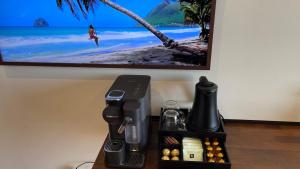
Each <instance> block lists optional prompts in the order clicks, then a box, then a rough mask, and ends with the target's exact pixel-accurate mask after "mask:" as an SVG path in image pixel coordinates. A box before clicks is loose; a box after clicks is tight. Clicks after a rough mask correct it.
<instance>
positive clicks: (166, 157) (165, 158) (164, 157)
mask: <svg viewBox="0 0 300 169" xmlns="http://www.w3.org/2000/svg"><path fill="white" fill-rule="evenodd" d="M161 159H162V160H170V158H169V156H163V157H162V158H161Z"/></svg>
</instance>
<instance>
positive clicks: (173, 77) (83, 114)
mask: <svg viewBox="0 0 300 169" xmlns="http://www.w3.org/2000/svg"><path fill="white" fill-rule="evenodd" d="M299 6H300V1H298V0H284V1H283V0H218V2H217V11H216V21H215V33H214V36H215V37H214V45H213V56H212V66H211V70H210V71H182V70H140V69H138V70H136V69H96V68H56V67H13V66H0V133H1V134H0V150H1V151H0V164H1V168H5V169H41V168H43V169H71V168H72V167H73V166H75V165H76V164H78V163H80V162H82V161H89V160H92V161H93V160H94V159H95V158H96V155H97V153H98V151H99V149H100V146H101V143H102V141H103V138H104V137H105V134H106V132H107V127H106V123H105V122H104V121H103V120H102V117H101V115H100V113H101V110H102V109H103V107H104V99H103V97H104V94H105V92H106V91H107V89H108V88H109V87H110V85H111V84H112V82H113V80H114V79H115V78H116V77H117V75H119V74H149V75H151V76H152V107H153V114H156V115H157V114H158V110H159V107H160V106H161V104H162V103H163V101H164V100H167V99H176V100H179V101H192V100H193V94H194V84H195V83H196V81H197V80H198V78H199V76H201V75H207V76H208V78H209V79H210V80H212V81H214V82H216V83H217V84H218V85H219V95H218V97H219V103H218V105H219V108H220V110H221V112H222V114H223V115H224V116H225V118H231V119H255V120H279V121H298V122H300V66H299V63H300V34H299V32H298V31H299V30H300V22H299V19H300V12H299Z"/></svg>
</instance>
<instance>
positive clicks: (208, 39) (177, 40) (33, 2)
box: [0, 0, 216, 69]
mask: <svg viewBox="0 0 300 169" xmlns="http://www.w3.org/2000/svg"><path fill="white" fill-rule="evenodd" d="M215 4H216V2H215V0H43V1H41V0H30V1H27V0H9V1H1V2H0V11H1V12H0V64H3V65H37V66H86V67H126V68H167V69H209V68H210V60H211V48H212V39H213V25H214V13H215Z"/></svg>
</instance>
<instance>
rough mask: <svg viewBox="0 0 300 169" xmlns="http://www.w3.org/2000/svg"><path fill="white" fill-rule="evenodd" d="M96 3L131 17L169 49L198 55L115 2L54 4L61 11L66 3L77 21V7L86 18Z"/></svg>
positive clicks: (69, 0) (90, 0)
mask: <svg viewBox="0 0 300 169" xmlns="http://www.w3.org/2000/svg"><path fill="white" fill-rule="evenodd" d="M97 2H101V3H104V4H106V5H108V6H110V7H111V8H113V9H115V10H117V11H119V12H121V13H123V14H125V15H127V16H129V17H131V18H132V19H134V20H136V21H137V22H138V23H140V24H141V25H142V26H144V27H145V28H146V29H148V30H149V31H150V32H152V33H153V34H154V35H155V36H156V37H157V38H158V39H160V41H162V42H163V45H164V46H165V47H167V48H170V49H177V50H179V51H183V52H188V53H191V54H193V55H199V53H198V52H199V51H197V49H193V48H191V47H188V46H182V45H179V44H178V43H177V42H175V41H174V40H173V39H171V38H169V37H167V36H166V35H165V34H163V33H162V32H160V31H159V30H157V29H156V28H155V27H153V26H152V25H150V24H149V23H148V22H147V21H145V20H144V19H142V18H141V17H140V16H138V15H137V14H135V13H133V12H132V11H130V10H128V9H126V8H124V7H122V6H120V5H118V4H116V3H115V2H112V1H111V0H56V4H57V6H58V7H59V8H61V9H62V6H63V3H66V4H67V5H68V6H69V8H70V10H71V12H72V13H73V15H74V16H75V17H76V18H78V19H79V15H78V13H77V6H78V7H79V9H80V11H81V13H82V14H83V16H84V17H85V18H86V17H87V15H88V12H89V11H92V12H94V10H95V5H96V3H97Z"/></svg>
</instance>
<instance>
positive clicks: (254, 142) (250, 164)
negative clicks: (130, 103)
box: [93, 120, 300, 169]
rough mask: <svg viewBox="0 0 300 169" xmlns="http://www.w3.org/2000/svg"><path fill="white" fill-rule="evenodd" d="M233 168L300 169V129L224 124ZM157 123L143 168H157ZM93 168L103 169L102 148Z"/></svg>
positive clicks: (154, 121)
mask: <svg viewBox="0 0 300 169" xmlns="http://www.w3.org/2000/svg"><path fill="white" fill-rule="evenodd" d="M225 128H226V132H227V142H226V147H227V149H228V153H229V157H230V160H231V163H232V167H231V168H232V169H297V168H300V126H299V125H286V124H253V123H244V122H227V123H225ZM157 134H158V121H157V120H153V122H152V132H151V139H150V140H149V144H148V151H147V160H146V164H145V167H144V168H145V169H155V168H157V169H158V161H157V159H158V152H157V151H158V138H157V137H158V135H157ZM93 169H106V167H105V164H104V154H103V146H102V148H101V150H100V152H99V155H98V157H97V159H96V161H95V164H94V166H93Z"/></svg>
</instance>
